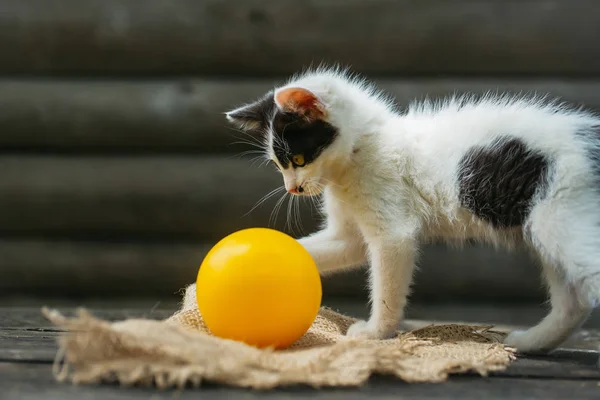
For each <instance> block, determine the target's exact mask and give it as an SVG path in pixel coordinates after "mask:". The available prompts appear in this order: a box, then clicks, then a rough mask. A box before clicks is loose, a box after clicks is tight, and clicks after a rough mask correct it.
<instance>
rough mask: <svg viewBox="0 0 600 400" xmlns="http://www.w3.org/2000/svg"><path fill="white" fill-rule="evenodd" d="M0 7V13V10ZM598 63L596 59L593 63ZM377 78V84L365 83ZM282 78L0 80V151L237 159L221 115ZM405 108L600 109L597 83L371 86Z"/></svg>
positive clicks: (399, 82) (472, 80)
mask: <svg viewBox="0 0 600 400" xmlns="http://www.w3.org/2000/svg"><path fill="white" fill-rule="evenodd" d="M0 7H1V6H0ZM599 59H600V57H599ZM0 64H1V62H0ZM371 78H374V79H375V78H376V77H371ZM281 82H282V80H281V79H276V78H272V79H262V80H252V79H248V80H226V79H197V78H195V77H180V78H177V77H172V78H171V79H162V80H139V79H136V80H126V79H104V80H85V79H84V80H81V79H77V80H75V79H62V80H61V79H7V78H4V79H0V131H2V135H0V149H4V151H7V150H11V151H17V150H20V151H40V152H41V151H44V150H52V151H60V152H94V153H102V152H104V153H109V152H129V153H140V152H146V153H147V152H155V153H156V152H171V153H173V152H180V153H210V152H227V153H239V152H241V151H244V150H247V149H248V148H249V147H250V146H247V145H243V144H236V142H238V141H239V140H240V139H243V140H248V138H247V137H244V135H242V134H241V133H239V132H235V131H234V130H233V129H232V127H231V126H229V125H228V123H227V122H226V120H225V118H224V115H223V113H224V112H225V111H228V110H230V109H232V108H234V107H236V106H238V105H241V104H244V103H246V102H249V101H251V100H253V99H255V98H257V97H258V96H260V95H261V94H263V93H264V92H266V91H267V90H269V89H271V88H272V87H273V86H274V85H276V84H278V83H281ZM375 82H376V83H377V84H378V85H379V86H380V88H381V89H383V90H384V91H385V92H386V93H388V94H390V95H391V96H393V97H394V98H395V99H396V102H397V103H398V104H399V105H400V106H402V107H404V106H406V105H408V104H409V103H410V102H412V101H414V100H415V99H423V98H424V97H426V96H429V97H431V98H439V97H443V96H447V95H452V94H454V93H456V94H460V93H475V94H481V93H485V92H487V91H492V92H508V93H521V92H522V93H524V94H534V93H538V94H540V95H542V94H548V95H549V97H559V98H561V99H562V100H565V101H568V102H571V103H573V104H574V105H585V106H587V107H590V108H591V109H594V110H600V82H599V81H598V80H597V79H593V78H590V79H567V78H564V79H559V78H548V79H541V78H540V77H536V78H533V77H530V78H520V79H519V78H514V77H513V78H510V77H508V78H506V79H499V78H496V79H492V78H478V77H468V78H459V77H456V78H452V79H449V78H434V77H432V78H428V79H407V78H404V79H402V78H401V77H398V78H395V79H392V78H390V79H375Z"/></svg>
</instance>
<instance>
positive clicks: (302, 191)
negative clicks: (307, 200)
mask: <svg viewBox="0 0 600 400" xmlns="http://www.w3.org/2000/svg"><path fill="white" fill-rule="evenodd" d="M321 192H322V190H320V188H319V187H313V186H299V187H298V188H297V189H296V190H295V191H294V192H290V194H292V195H293V196H302V197H311V196H318V195H319V194H321Z"/></svg>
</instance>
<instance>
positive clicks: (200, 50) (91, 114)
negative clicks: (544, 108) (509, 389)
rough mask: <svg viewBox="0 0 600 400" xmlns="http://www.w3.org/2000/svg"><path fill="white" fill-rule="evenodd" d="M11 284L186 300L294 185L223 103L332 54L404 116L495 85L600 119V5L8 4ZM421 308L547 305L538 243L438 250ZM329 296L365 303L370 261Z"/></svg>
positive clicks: (4, 82) (7, 244) (2, 133)
mask: <svg viewBox="0 0 600 400" xmlns="http://www.w3.org/2000/svg"><path fill="white" fill-rule="evenodd" d="M0 38H1V39H2V46H0V294H10V295H27V294H35V295H44V294H46V295H69V296H88V295H89V296H91V295H102V296H104V295H109V294H110V295H115V294H119V295H130V296H140V295H144V296H152V297H161V296H162V297H168V296H173V295H174V293H176V292H177V290H178V289H179V288H180V287H182V286H184V285H185V284H187V283H190V282H192V281H193V279H194V277H195V274H196V272H197V268H198V265H199V264H200V262H201V260H202V257H203V256H204V254H206V251H207V250H208V249H209V248H210V246H211V245H212V244H214V243H215V242H216V241H217V240H218V239H219V238H221V237H222V236H224V235H226V234H228V233H230V232H232V231H235V230H237V229H242V228H245V227H250V226H271V227H274V228H277V229H281V230H284V231H286V232H289V233H291V234H293V235H294V236H298V235H300V234H302V233H309V232H312V231H314V230H315V229H316V227H317V224H318V216H317V214H316V212H315V210H314V209H312V208H311V207H310V205H309V203H303V204H302V206H301V219H300V222H301V223H302V228H300V227H299V226H297V225H299V224H296V222H294V221H296V220H293V221H290V224H288V225H286V220H287V218H286V213H287V209H286V208H285V207H284V208H283V209H282V211H281V213H280V215H279V218H277V219H276V220H275V221H271V212H272V209H273V206H274V203H275V200H276V198H274V199H272V200H269V201H267V202H265V204H264V205H263V206H261V207H258V208H256V209H255V210H253V211H252V212H251V213H250V214H249V215H246V213H248V211H250V210H251V209H252V208H253V206H254V205H255V204H256V203H257V201H259V199H260V198H261V197H262V196H263V195H265V194H267V193H268V192H269V191H271V190H272V189H274V188H277V187H278V186H280V184H281V182H280V177H279V175H278V174H277V173H275V172H274V171H272V170H271V169H269V168H266V167H263V168H260V167H259V166H258V165H257V164H252V163H251V162H250V161H249V160H248V157H241V156H240V153H242V152H244V151H246V150H248V149H250V148H249V146H248V145H246V144H239V143H236V142H238V141H240V139H242V140H246V138H243V137H241V135H240V133H239V132H236V131H234V130H233V129H231V127H229V126H227V124H226V122H225V119H224V116H223V112H224V111H227V110H229V109H231V108H233V107H235V106H237V105H239V104H242V103H244V102H247V101H249V100H250V99H253V98H256V97H258V96H259V95H261V94H262V93H263V92H264V91H265V90H267V89H269V88H271V87H273V86H274V85H276V84H277V83H280V82H281V81H282V80H283V79H285V78H286V76H287V75H289V74H291V73H295V72H298V71H299V70H301V69H303V68H305V67H307V66H308V65H310V64H311V63H312V64H318V63H319V62H321V61H325V62H336V63H340V64H342V65H349V66H351V67H352V68H353V69H354V70H355V71H357V72H359V73H362V74H363V75H365V76H367V77H369V78H371V79H373V80H375V81H376V83H378V85H379V86H380V87H381V88H382V89H383V90H385V91H386V92H388V93H389V94H391V95H392V96H394V97H395V98H396V101H397V103H398V105H399V106H400V107H406V106H407V105H408V104H409V103H410V102H412V101H414V100H418V99H423V98H425V97H430V98H438V97H441V96H446V95H449V94H454V93H458V94H460V93H476V94H478V93H484V92H488V91H497V92H510V93H531V94H548V95H549V96H551V97H558V98H560V99H562V100H565V101H568V102H571V103H572V104H573V105H575V106H580V105H582V106H586V107H589V108H590V109H593V110H597V111H600V46H598V43H599V42H598V41H599V40H600V2H597V1H594V0H571V1H566V0H563V1H560V0H522V1H504V0H478V1H477V0H456V1H451V2H450V1H447V0H430V1H417V0H400V1H392V0H371V1H365V0H347V1H339V0H320V1H316V0H315V1H313V0H309V1H304V2H298V1H294V2H292V1H291V0H247V1H243V2H241V1H233V2H231V1H229V2H225V1H218V0H171V1H168V2H165V1H161V0H146V1H143V2H140V1H137V0H27V1H24V0H4V1H2V2H0ZM420 266H421V268H420V271H419V272H418V274H417V276H416V284H415V288H414V293H415V299H418V300H420V301H421V300H422V301H428V300H442V301H443V300H445V299H461V300H464V301H483V300H492V299H494V300H505V301H517V300H532V299H537V300H541V299H542V298H543V292H542V290H541V285H540V281H539V278H538V272H537V268H536V267H535V265H534V264H533V263H532V262H531V261H530V260H529V259H528V258H527V257H526V256H525V255H523V254H520V253H516V254H508V253H505V252H495V251H493V250H491V249H489V248H486V247H473V248H467V249H465V250H462V251H458V250H449V249H446V248H444V247H441V246H428V247H426V248H425V251H424V254H423V257H422V260H421V263H420ZM325 287H326V294H344V295H360V296H364V295H365V290H364V288H365V280H364V271H363V270H358V271H355V272H353V273H349V274H345V275H341V276H336V277H332V278H328V279H326V280H325Z"/></svg>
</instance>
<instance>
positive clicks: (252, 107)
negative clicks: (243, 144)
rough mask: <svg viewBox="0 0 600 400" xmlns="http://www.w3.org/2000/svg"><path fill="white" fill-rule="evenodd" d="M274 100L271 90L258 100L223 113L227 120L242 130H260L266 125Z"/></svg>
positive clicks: (273, 107) (273, 106)
mask: <svg viewBox="0 0 600 400" xmlns="http://www.w3.org/2000/svg"><path fill="white" fill-rule="evenodd" d="M274 109H275V101H274V99H273V92H269V93H267V94H266V95H265V96H263V97H262V98H261V99H260V100H257V101H255V102H254V103H250V104H247V105H245V106H242V107H239V108H236V109H235V110H231V111H229V112H227V113H225V115H226V117H227V120H228V121H229V122H231V123H233V124H235V125H237V126H238V127H239V128H240V129H242V130H244V131H262V130H263V128H264V127H265V126H266V125H267V123H268V121H269V118H270V117H271V114H272V113H273V110H274Z"/></svg>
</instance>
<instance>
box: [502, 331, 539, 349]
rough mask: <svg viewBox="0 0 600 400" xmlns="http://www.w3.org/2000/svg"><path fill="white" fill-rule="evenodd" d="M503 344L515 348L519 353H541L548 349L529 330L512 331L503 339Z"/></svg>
mask: <svg viewBox="0 0 600 400" xmlns="http://www.w3.org/2000/svg"><path fill="white" fill-rule="evenodd" d="M504 344H505V345H507V346H510V347H514V348H516V349H517V351H518V352H519V353H527V354H543V353H547V352H548V351H549V349H546V348H545V346H544V345H543V343H541V342H540V340H539V338H538V337H537V336H536V335H532V334H531V332H529V331H512V332H511V333H510V334H509V335H508V336H507V337H506V338H505V339H504Z"/></svg>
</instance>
